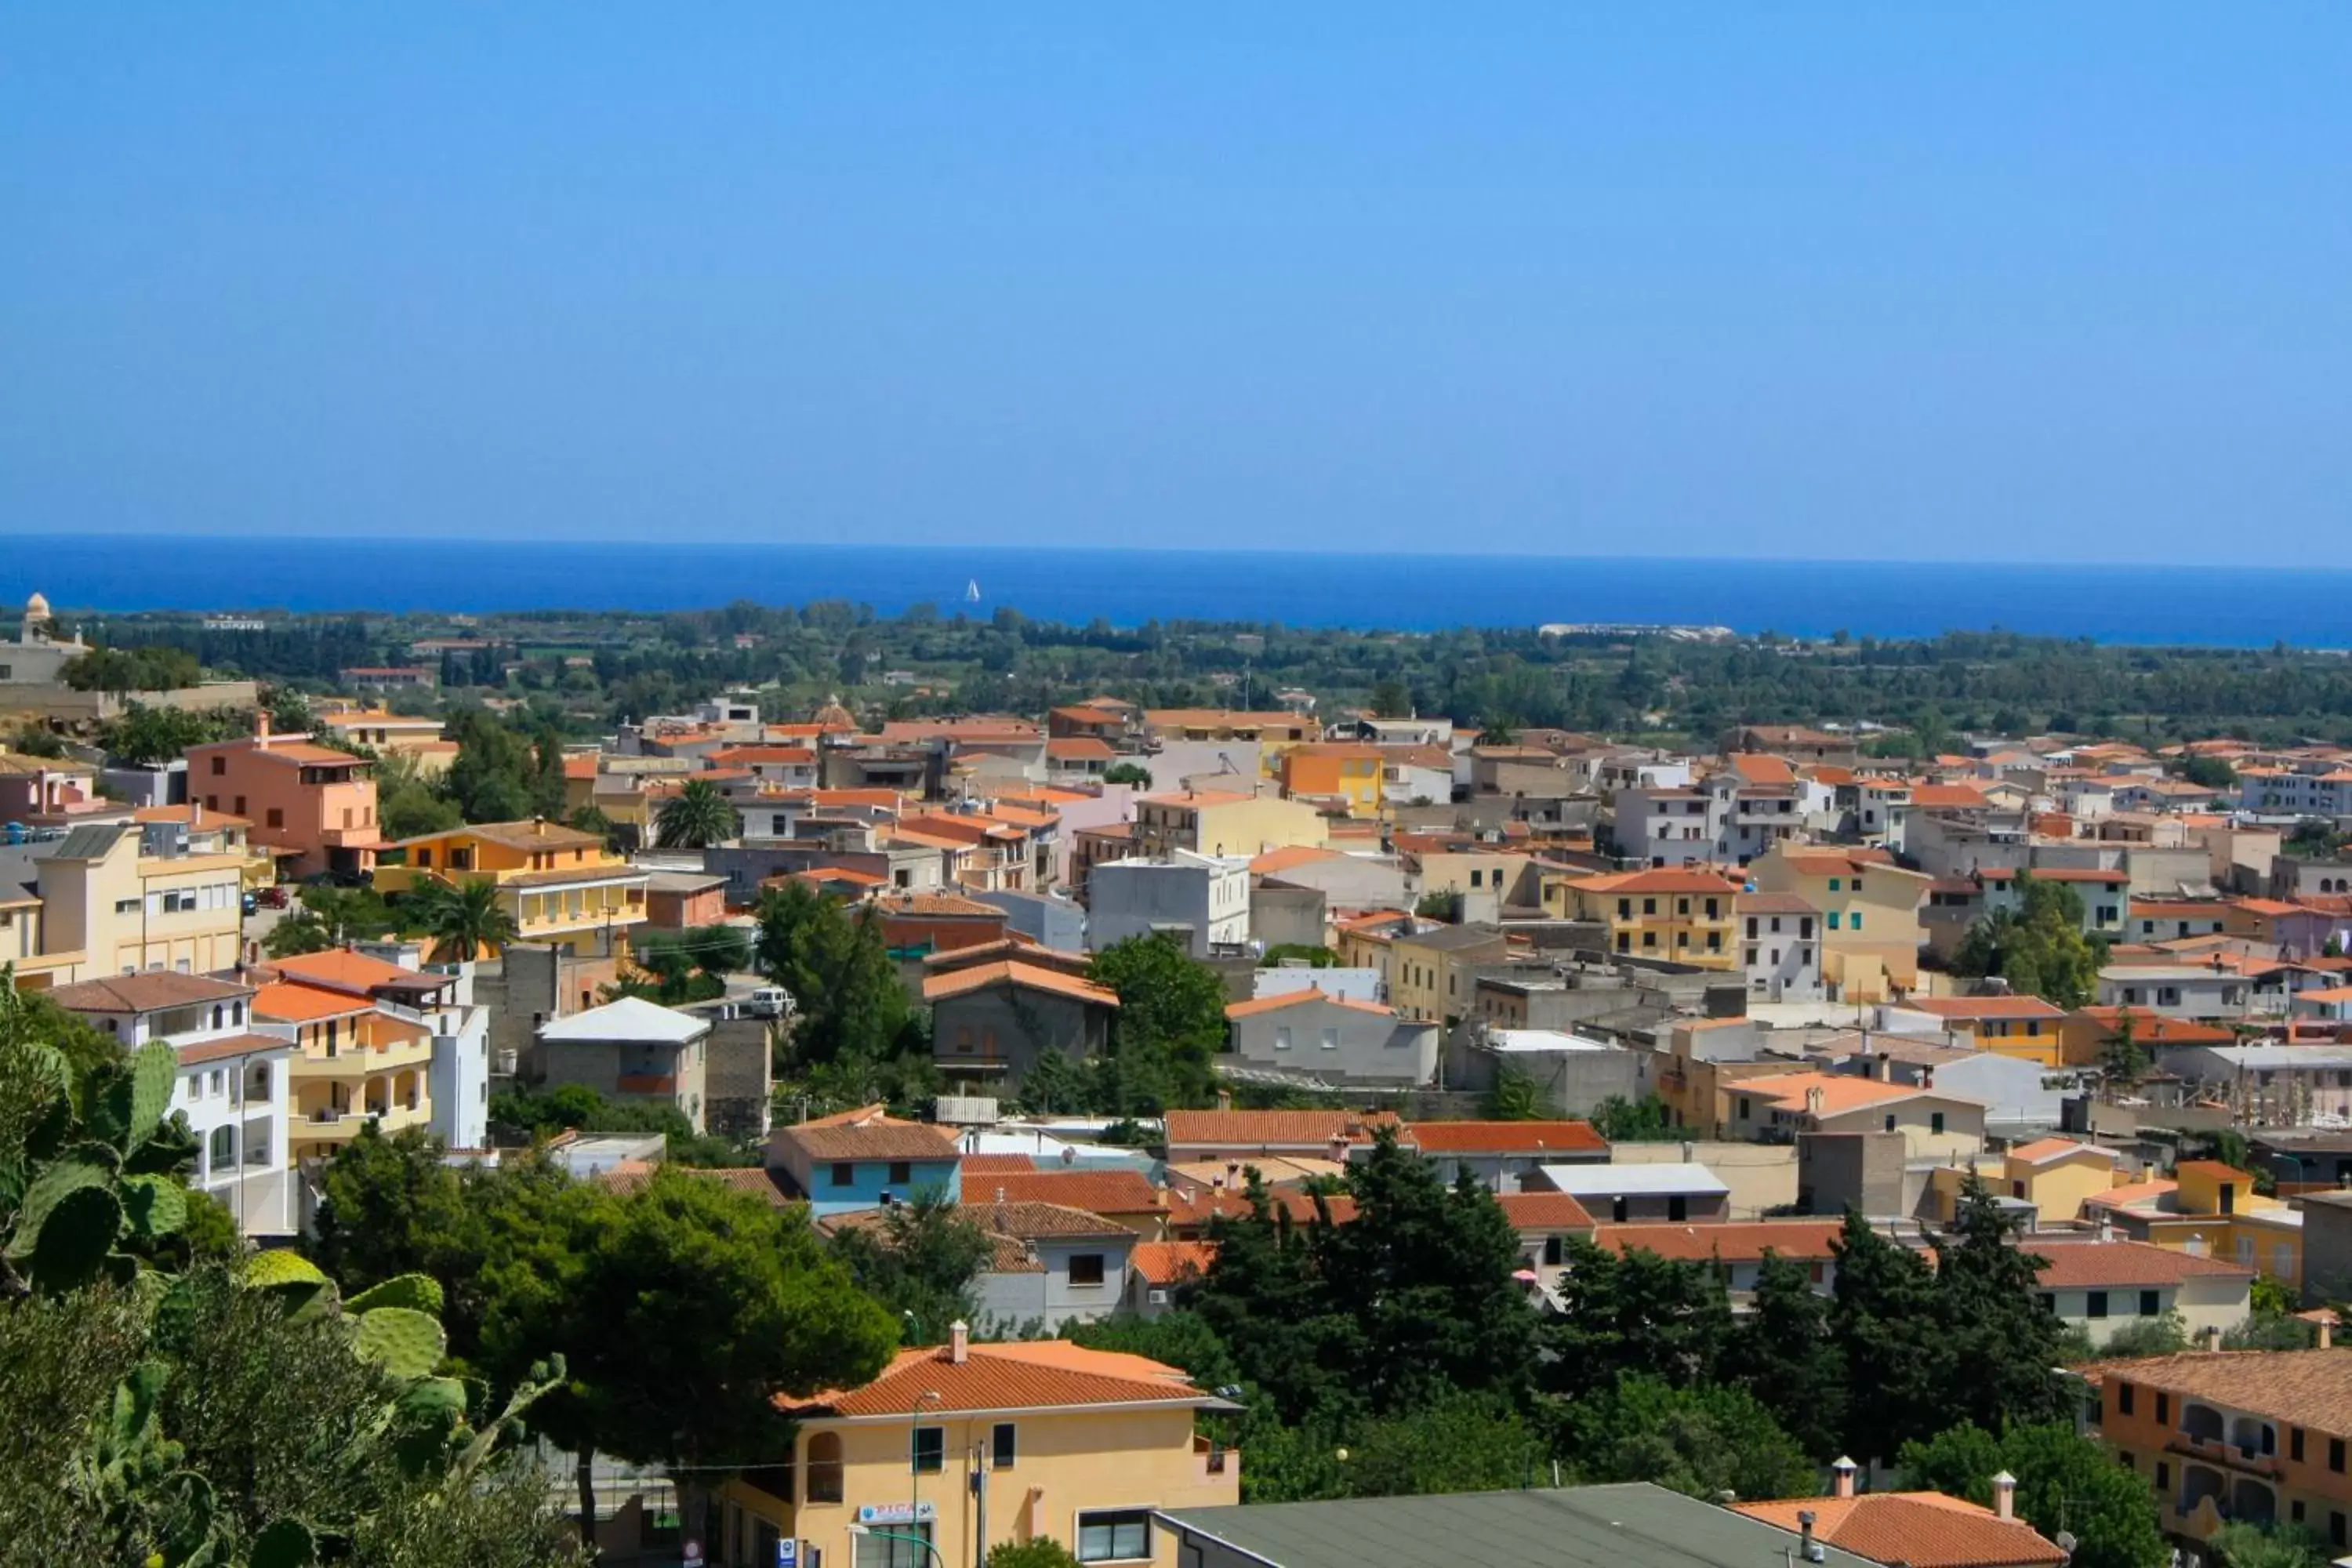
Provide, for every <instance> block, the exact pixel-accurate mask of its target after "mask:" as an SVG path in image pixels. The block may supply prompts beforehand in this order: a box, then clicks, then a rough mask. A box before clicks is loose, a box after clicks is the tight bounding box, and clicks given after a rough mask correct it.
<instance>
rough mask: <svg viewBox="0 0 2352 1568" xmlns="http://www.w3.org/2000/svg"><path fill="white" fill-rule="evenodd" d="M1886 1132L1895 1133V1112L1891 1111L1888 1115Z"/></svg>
mask: <svg viewBox="0 0 2352 1568" xmlns="http://www.w3.org/2000/svg"><path fill="white" fill-rule="evenodd" d="M1886 1131H1889V1132H1892V1131H1895V1112H1893V1111H1891V1110H1890V1111H1888V1112H1887V1113H1886Z"/></svg>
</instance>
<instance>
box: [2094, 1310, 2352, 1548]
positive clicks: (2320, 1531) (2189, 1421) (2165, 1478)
mask: <svg viewBox="0 0 2352 1568" xmlns="http://www.w3.org/2000/svg"><path fill="white" fill-rule="evenodd" d="M2094 1382H2095V1386H2096V1388H2097V1390H2098V1395H2099V1402H2098V1406H2097V1411H2098V1418H2099V1438H2100V1440H2101V1441H2102V1442H2104V1443H2105V1445H2106V1446H2107V1447H2108V1449H2109V1450H2110V1451H2111V1452H2113V1453H2114V1455H2115V1457H2116V1460H2117V1461H2118V1462H2119V1463H2121V1464H2123V1465H2124V1466H2126V1468H2130V1469H2132V1470H2134V1471H2137V1473H2138V1474H2140V1475H2142V1476H2145V1477H2147V1478H2148V1479H2149V1480H2150V1481H2151V1482H2153V1483H2154V1485H2155V1488H2156V1500H2157V1507H2158V1510H2160V1512H2161V1515H2162V1520H2163V1524H2164V1528H2165V1530H2166V1531H2168V1532H2170V1533H2173V1534H2176V1535H2186V1536H2189V1537H2192V1538H2194V1539H2196V1540H2199V1541H2203V1540H2207V1539H2209V1538H2210V1536H2211V1535H2212V1533H2213V1531H2215V1530H2217V1529H2219V1528H2220V1527H2221V1524H2222V1522H2223V1521H2227V1520H2239V1521H2245V1522H2247V1523H2250V1524H2257V1525H2261V1526H2263V1527H2264V1528H2265V1529H2268V1528H2271V1527H2273V1526H2285V1525H2293V1526H2299V1527H2300V1528H2302V1529H2304V1530H2307V1531H2310V1532H2311V1533H2312V1535H2313V1536H2314V1537H2315V1538H2316V1539H2317V1540H2318V1541H2319V1542H2321V1543H2322V1544H2323V1545H2325V1546H2326V1547H2327V1548H2329V1549H2330V1552H2331V1553H2332V1554H2336V1555H2341V1554H2342V1552H2344V1549H2345V1548H2346V1546H2347V1545H2352V1474H2347V1458H2346V1452H2345V1450H2346V1447H2347V1443H2352V1354H2347V1353H2346V1352H2343V1351H2338V1350H2325V1349H2323V1350H2310V1351H2202V1352H2199V1351H2191V1352H2185V1353H2183V1354H2180V1355H2168V1356H2151V1357H2147V1358H2145V1359H2141V1360H2136V1361H2116V1362H2109V1363H2105V1365H2104V1366H2102V1367H2100V1368H2099V1369H2098V1370H2097V1372H2096V1373H2095V1377H2094Z"/></svg>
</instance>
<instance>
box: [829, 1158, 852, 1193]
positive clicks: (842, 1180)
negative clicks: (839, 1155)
mask: <svg viewBox="0 0 2352 1568" xmlns="http://www.w3.org/2000/svg"><path fill="white" fill-rule="evenodd" d="M833 1184H834V1185H835V1186H836V1187H854V1186H856V1184H857V1167H856V1166H855V1165H853V1164H851V1163H849V1162H848V1161H846V1160H835V1162H834V1163H833Z"/></svg>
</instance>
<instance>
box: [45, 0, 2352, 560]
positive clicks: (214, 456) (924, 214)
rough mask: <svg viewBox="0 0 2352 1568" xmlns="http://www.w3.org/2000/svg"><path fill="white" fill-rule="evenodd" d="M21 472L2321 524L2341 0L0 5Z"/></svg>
mask: <svg viewBox="0 0 2352 1568" xmlns="http://www.w3.org/2000/svg"><path fill="white" fill-rule="evenodd" d="M85 529H90V530H122V531H192V532H304V533H308V532H323V531H347V532H353V533H398V534H411V535H414V534H420V533H449V534H460V535H513V536H520V537H534V536H554V537H562V536H567V535H569V536H582V537H586V536H599V537H620V538H646V539H649V540H655V541H658V540H660V539H662V538H674V537H688V536H692V537H706V538H715V539H737V538H740V539H755V540H775V541H784V540H824V541H834V542H841V541H857V540H863V539H875V540H882V541H888V542H899V543H925V542H937V541H950V540H952V541H958V542H971V543H978V542H1018V543H1040V542H1063V541H1070V542H1080V541H1083V542H1093V543H1101V544H1122V543H1133V544H1146V545H1190V546H1198V547H1222V546H1244V547H1247V546H1286V547H1294V548H1308V549H1311V548H1317V547H1321V546H1325V545H1346V546H1369V547H1378V548H1381V549H1402V550H1445V551H1455V550H1477V551H1509V552H1530V551H1532V552H1558V553H1563V554H1591V553H1611V554H1691V555H1707V554H1738V555H1775V556H1796V557H1820V556H1838V557H1849V558H1851V557H1875V556H1895V557H1921V558H1929V559H1935V558H1944V559H1948V558H1952V557H1955V556H1967V555H1976V554H1984V555H1990V556H1996V557H2003V558H2011V559H2021V560H2031V559H2066V558H2074V557H2084V558H2092V559H2102V560H2104V559H2111V558H2113V557H2114V556H2115V555H2116V554H2118V553H2134V552H2144V554H2145V555H2146V556H2147V557H2150V558H2154V559H2159V560H2174V561H2196V560H2199V559H2201V558H2208V557H2210V556H2216V555H2218V556H2220V557H2222V558H2226V559H2231V560H2235V561H2246V560H2249V559H2258V558H2260V556H2261V555H2262V554H2263V553H2264V552H2273V551H2284V552H2287V553H2288V554H2289V555H2294V554H2295V553H2298V552H2309V554H2310V555H2311V556H2314V557H2316V558H2321V559H2330V560H2336V561H2341V560H2342V559H2343V558H2344V555H2345V546H2346V545H2347V543H2352V5H2346V4H2345V3H2344V0H2315V3H2311V4H2261V5H2212V4H2204V3H2199V4H2188V3H2179V4H2167V3H2161V0H2129V3H2123V4H2095V3H2092V0H2063V3H2062V4H2049V3H2044V0H2035V3H2033V4H2017V5H1990V4H1989V5H1914V4H1907V3H1906V4H1879V3H1871V4H1864V3H1861V0H1856V3H1854V4H1852V5H1834V6H1833V5H1810V4H1802V3H1798V0H1787V3H1774V4H1745V3H1737V4H1720V3H1714V4H1706V5H1670V4H1654V3H1643V4H1630V5H1629V4H1622V3H1618V4H1611V5H1570V4H1566V3H1564V0H1547V3H1543V4H1535V5H1525V6H1519V5H1501V4H1495V5H1437V4H1428V3H1423V4H1420V5H1380V4H1372V3H1368V0H1349V3H1347V4H1339V3H1336V0H1334V3H1329V4H1319V5H1307V4H1275V5H1269V4H1263V3H1255V4H1248V5H1136V4H1117V3H1113V4H1106V3H1104V0H1089V3H1087V4H1083V5H1067V6H1064V5H1047V4H1043V3H1039V0H1017V3H1013V4H971V3H970V0H961V3H959V4H956V5H919V4H912V3H906V0H887V3H870V4H869V3H852V4H840V5H791V4H777V3H775V0H761V3H758V4H743V5H731V4H722V3H716V0H709V3H694V4H686V5H650V4H638V5H627V6H622V5H594V4H586V3H581V0H565V3H563V4H553V5H521V4H512V5H492V6H485V5H437V4H430V3H427V0H400V3H398V4H394V5H341V4H329V5H320V4H316V3H312V0H306V3H304V4H301V5H276V4H267V3H263V0H237V3H236V4H233V5H172V4H161V3H156V4H147V5H105V4H78V3H54V4H47V5H15V6H11V7H8V8H7V9H6V11H5V14H0V530H12V531H19V532H51V531H69V530H85Z"/></svg>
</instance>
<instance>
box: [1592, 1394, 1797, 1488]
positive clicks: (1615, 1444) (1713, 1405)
mask: <svg viewBox="0 0 2352 1568" xmlns="http://www.w3.org/2000/svg"><path fill="white" fill-rule="evenodd" d="M1565 1428H1566V1431H1565V1435H1564V1438H1563V1441H1562V1443H1561V1447H1564V1449H1565V1450H1566V1451H1567V1452H1569V1453H1571V1454H1573V1455H1575V1456H1576V1470H1577V1479H1579V1480H1581V1481H1586V1482H1599V1481H1648V1482H1650V1483H1651V1484H1653V1485H1654V1486H1661V1487H1665V1488H1667V1489H1670V1490H1673V1491H1678V1492H1683V1493H1685V1494H1686V1495H1688V1496H1691V1497H1703V1498H1711V1497H1713V1496H1714V1495H1715V1494H1716V1493H1717V1492H1722V1491H1729V1492H1734V1493H1736V1494H1738V1496H1740V1497H1742V1498H1747V1499H1751V1500H1752V1499H1763V1498H1782V1497H1803V1496H1805V1495H1807V1494H1808V1493H1811V1492H1812V1491H1814V1490H1815V1489H1816V1486H1815V1480H1814V1477H1815V1474H1816V1472H1815V1470H1814V1468H1813V1463H1812V1461H1811V1459H1809V1458H1806V1456H1805V1450H1804V1448H1803V1447H1801V1446H1800V1445H1799V1443H1798V1442H1797V1440H1796V1439H1795V1438H1794V1437H1791V1436H1790V1435H1789V1434H1788V1433H1786V1432H1784V1431H1782V1430H1781V1429H1780V1426H1779V1424H1778V1423H1776V1422H1775V1421H1774V1420H1773V1419H1772V1415H1771V1413H1770V1412H1769V1411H1768V1410H1766V1409H1765V1408H1764V1406H1763V1405H1760V1404H1759V1403H1758V1402H1757V1401H1756V1399H1755V1398H1754V1396H1752V1395H1751V1394H1748V1392H1747V1391H1746V1390H1744V1389H1738V1388H1727V1387H1723V1386H1721V1385H1710V1386H1704V1387H1693V1388H1677V1387H1675V1385H1673V1384H1668V1383H1664V1382H1662V1381H1660V1380H1659V1379H1656V1378H1647V1377H1626V1378H1622V1379H1620V1380H1619V1381H1618V1383H1617V1384H1615V1385H1614V1386H1613V1387H1611V1388H1607V1389H1603V1390H1601V1391H1600V1392H1599V1393H1597V1394H1593V1395H1592V1396H1591V1397H1589V1398H1586V1399H1583V1400H1580V1401H1579V1402H1578V1403H1577V1404H1576V1405H1571V1406H1570V1407H1569V1409H1568V1411H1567V1413H1566V1416H1565Z"/></svg>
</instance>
